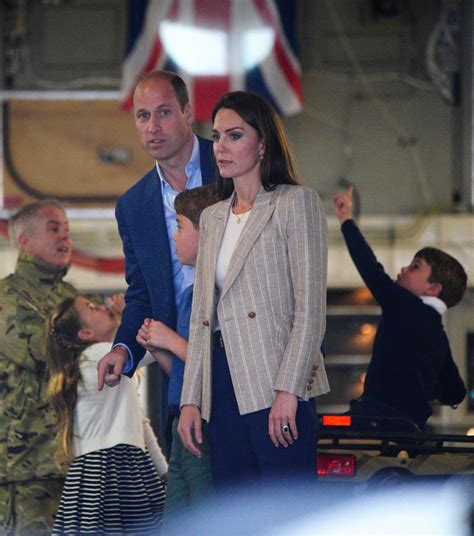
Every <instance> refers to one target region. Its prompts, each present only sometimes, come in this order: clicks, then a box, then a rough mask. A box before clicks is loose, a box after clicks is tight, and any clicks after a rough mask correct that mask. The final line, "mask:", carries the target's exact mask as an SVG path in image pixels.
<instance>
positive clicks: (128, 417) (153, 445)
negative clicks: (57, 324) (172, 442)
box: [72, 342, 168, 476]
mask: <svg viewBox="0 0 474 536" xmlns="http://www.w3.org/2000/svg"><path fill="white" fill-rule="evenodd" d="M111 348H112V344H111V343H108V342H102V343H97V344H93V345H92V346H89V347H88V348H86V349H85V350H84V352H83V354H82V356H81V365H80V367H81V374H82V381H80V382H79V383H78V386H77V403H76V408H75V410H74V437H73V442H72V450H73V452H74V456H76V457H77V456H82V455H83V454H87V453H88V452H93V451H96V450H102V449H108V448H111V447H114V446H115V445H118V444H120V443H125V444H127V445H133V446H135V447H138V448H140V449H142V450H143V451H144V450H145V447H146V448H147V449H148V451H149V453H150V456H151V458H152V460H153V462H154V464H155V466H156V468H157V471H158V474H159V475H160V476H162V475H163V474H165V473H166V472H167V470H168V464H167V462H166V459H165V457H164V455H163V453H162V452H161V449H160V447H159V445H158V442H157V440H156V436H155V434H154V433H153V430H152V428H151V426H150V421H149V420H148V419H147V418H146V417H145V416H144V415H143V411H142V408H141V406H140V401H139V398H138V393H137V385H136V382H135V380H133V379H131V378H128V377H127V376H121V379H120V383H119V384H118V385H117V386H116V387H109V386H108V385H104V389H103V390H102V391H98V390H97V363H98V362H99V361H100V359H101V358H102V357H103V356H104V355H105V354H107V353H108V352H110V350H111ZM150 358H151V360H150ZM152 361H153V357H151V356H149V357H147V356H145V358H144V359H143V360H142V362H141V363H140V366H144V365H148V364H149V363H150V362H152Z"/></svg>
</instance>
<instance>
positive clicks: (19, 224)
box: [8, 199, 65, 249]
mask: <svg viewBox="0 0 474 536" xmlns="http://www.w3.org/2000/svg"><path fill="white" fill-rule="evenodd" d="M44 207H56V208H59V209H60V210H62V211H63V212H65V209H64V206H63V205H62V204H61V203H60V202H59V201H58V200H56V199H42V200H41V201H35V202H34V203H28V204H27V205H24V206H23V207H21V208H20V209H19V210H18V211H17V212H16V213H15V214H14V215H13V216H11V217H10V219H9V220H8V234H9V235H10V242H11V243H12V244H13V246H15V247H16V248H17V249H20V242H19V238H20V235H21V234H22V233H28V234H31V233H32V232H33V229H34V227H35V223H36V217H37V216H38V212H39V211H40V210H41V209H42V208H44Z"/></svg>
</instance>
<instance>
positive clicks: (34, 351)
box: [0, 294, 45, 372]
mask: <svg viewBox="0 0 474 536" xmlns="http://www.w3.org/2000/svg"><path fill="white" fill-rule="evenodd" d="M0 308H1V311H0V361H10V362H13V363H15V364H17V365H19V366H21V367H24V368H26V369H28V370H30V371H31V372H38V369H42V368H43V367H44V361H45V359H44V353H45V336H44V329H45V327H44V324H45V322H44V319H43V317H42V315H41V312H40V311H36V310H35V309H34V306H32V305H31V304H28V305H27V304H24V303H21V301H20V300H19V299H18V297H17V296H14V295H11V294H6V295H5V294H3V295H1V296H0ZM4 366H5V363H4ZM2 368H4V367H2Z"/></svg>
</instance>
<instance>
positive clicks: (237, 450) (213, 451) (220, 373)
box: [208, 332, 318, 489]
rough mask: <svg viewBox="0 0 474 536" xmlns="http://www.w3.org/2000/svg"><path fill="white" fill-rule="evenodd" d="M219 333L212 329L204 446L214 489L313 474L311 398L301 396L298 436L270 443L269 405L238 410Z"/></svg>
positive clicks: (306, 478)
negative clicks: (206, 445) (206, 442)
mask: <svg viewBox="0 0 474 536" xmlns="http://www.w3.org/2000/svg"><path fill="white" fill-rule="evenodd" d="M220 340H222V339H220V332H216V333H215V334H214V351H213V363H212V407H211V420H210V422H209V429H208V430H209V448H210V456H211V468H212V476H213V479H214V486H215V488H216V489H223V488H227V487H229V486H235V485H239V484H245V483H253V484H255V483H268V482H275V481H284V480H285V479H288V478H291V479H295V480H296V479H298V480H303V481H312V480H314V481H315V479H316V442H317V426H318V425H317V419H316V407H315V404H314V401H313V400H311V401H309V402H304V401H300V402H299V403H298V410H297V413H296V425H297V428H298V439H297V440H296V441H295V442H293V444H291V445H289V446H288V447H286V448H285V447H282V446H279V447H275V445H274V444H273V443H272V441H271V439H270V436H269V435H268V416H269V413H270V408H267V409H264V410H261V411H256V412H253V413H248V414H246V415H240V413H239V408H238V406H237V400H236V398H235V393H234V388H233V385H232V379H231V376H230V371H229V366H228V363H227V357H226V353H225V349H224V348H223V347H222V345H221V344H220Z"/></svg>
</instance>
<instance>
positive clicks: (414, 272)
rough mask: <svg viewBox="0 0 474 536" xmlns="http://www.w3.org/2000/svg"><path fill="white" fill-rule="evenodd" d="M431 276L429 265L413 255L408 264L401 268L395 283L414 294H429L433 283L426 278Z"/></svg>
mask: <svg viewBox="0 0 474 536" xmlns="http://www.w3.org/2000/svg"><path fill="white" fill-rule="evenodd" d="M430 277H431V266H430V265H429V264H428V263H427V262H426V261H425V260H424V259H420V258H418V257H415V258H414V259H413V260H412V261H411V263H410V265H409V266H405V267H403V268H402V270H401V272H400V273H399V274H398V276H397V284H399V285H400V286H401V287H403V288H405V289H407V290H409V291H410V292H412V293H413V294H415V295H416V296H431V295H433V293H432V292H431V289H432V288H433V286H434V285H435V284H433V283H430V282H429V281H428V280H429V278H430Z"/></svg>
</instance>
